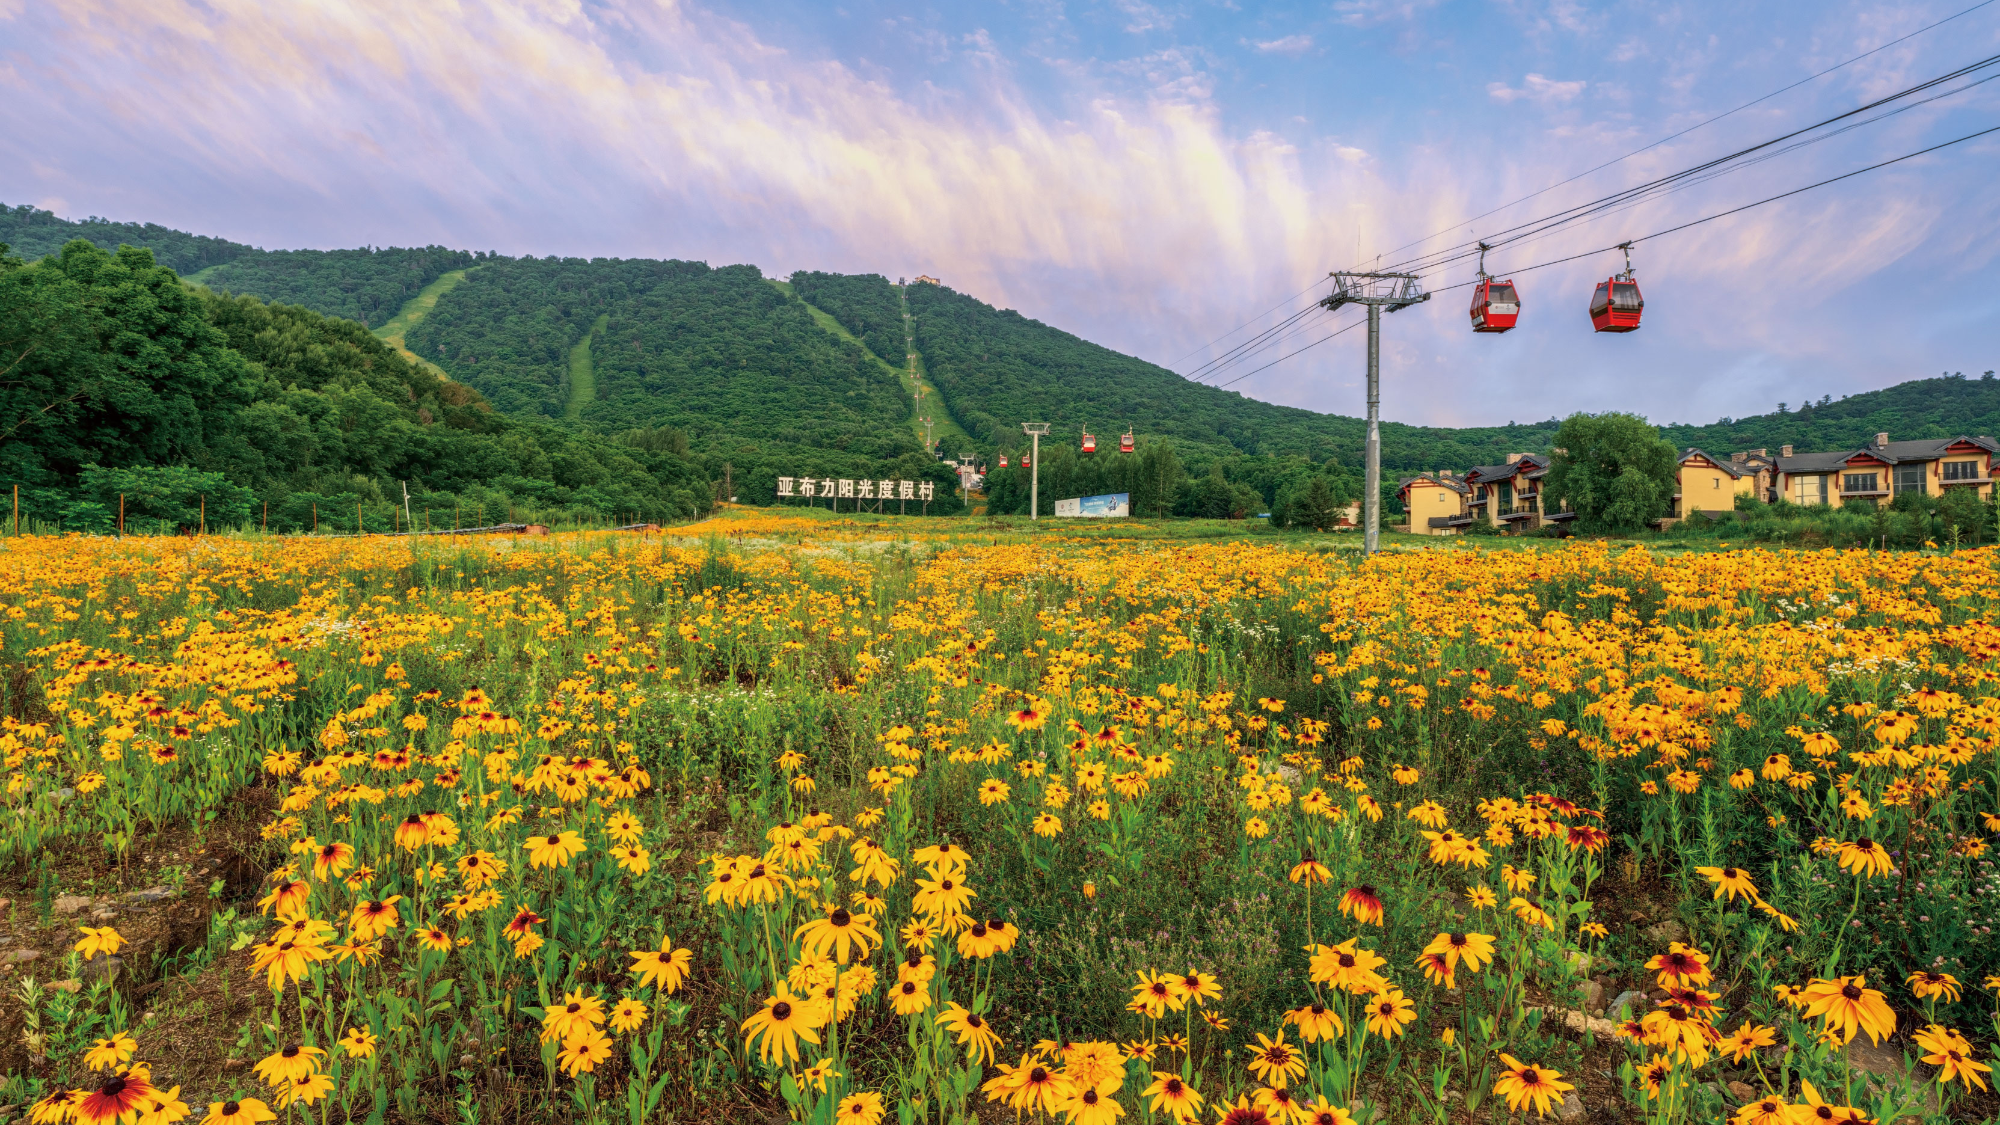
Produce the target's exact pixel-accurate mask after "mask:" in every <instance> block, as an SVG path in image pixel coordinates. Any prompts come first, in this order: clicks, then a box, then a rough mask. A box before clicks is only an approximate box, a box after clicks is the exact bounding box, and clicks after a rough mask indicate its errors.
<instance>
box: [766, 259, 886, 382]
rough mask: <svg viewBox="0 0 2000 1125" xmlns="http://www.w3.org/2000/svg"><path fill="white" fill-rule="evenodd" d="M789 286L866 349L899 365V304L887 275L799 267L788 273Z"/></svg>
mask: <svg viewBox="0 0 2000 1125" xmlns="http://www.w3.org/2000/svg"><path fill="white" fill-rule="evenodd" d="M792 288H793V289H794V290H796V291H797V292H798V295H799V298H800V299H801V300H803V301H805V302H806V303H807V304H809V305H811V306H813V307H814V308H816V309H818V310H820V311H821V312H823V313H826V314H827V315H828V316H831V317H832V318H833V319H835V320H837V321H839V322H840V326H841V327H842V328H845V329H847V330H848V331H849V332H852V333H854V335H855V336H857V337H859V338H860V340H861V342H862V343H864V344H866V345H868V350H869V351H872V352H874V353H875V354H876V355H878V356H881V357H882V359H883V360H884V361H886V362H888V363H890V364H893V365H895V366H897V367H901V366H902V365H903V304H902V302H901V301H900V300H898V299H897V297H896V289H895V287H894V286H892V285H890V284H889V279H888V278H886V277H883V276H882V275H881V274H879V273H864V274H842V273H819V272H816V271H812V270H800V271H798V272H797V273H794V274H793V275H792Z"/></svg>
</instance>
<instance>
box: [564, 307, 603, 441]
mask: <svg viewBox="0 0 2000 1125" xmlns="http://www.w3.org/2000/svg"><path fill="white" fill-rule="evenodd" d="M610 323H611V317H610V316H609V315H608V314H607V315H605V316H600V317H598V318H597V323H595V324H593V325H591V326H590V331H588V332H586V333H584V335H583V339H582V340H579V341H577V345H576V346H575V347H573V348H571V349H570V350H569V405H568V406H566V407H564V408H563V417H564V418H566V419H568V420H569V421H571V422H579V421H582V420H583V408H584V407H586V406H589V405H590V404H591V403H593V402H596V401H597V374H596V372H595V371H593V370H592V369H591V366H590V342H591V341H592V340H595V339H596V338H597V334H598V333H599V332H602V331H604V326H605V325H607V324H610Z"/></svg>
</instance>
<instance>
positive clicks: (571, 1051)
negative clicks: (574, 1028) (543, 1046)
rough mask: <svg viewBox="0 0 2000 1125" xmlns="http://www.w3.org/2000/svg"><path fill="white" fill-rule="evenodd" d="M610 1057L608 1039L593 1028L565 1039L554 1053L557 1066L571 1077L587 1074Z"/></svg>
mask: <svg viewBox="0 0 2000 1125" xmlns="http://www.w3.org/2000/svg"><path fill="white" fill-rule="evenodd" d="M610 1057H611V1039H610V1037H609V1036H607V1035H605V1034H604V1033H603V1032H601V1031H598V1030H597V1029H595V1028H592V1029H590V1030H588V1031H584V1032H579V1033H578V1034H576V1035H572V1036H568V1037H566V1038H565V1039H564V1040H563V1044H562V1049H561V1050H560V1051H557V1052H556V1062H557V1064H558V1065H559V1066H561V1068H562V1071H563V1073H564V1074H567V1075H570V1076H571V1077H574V1076H576V1075H578V1074H589V1073H590V1072H591V1071H593V1070H596V1069H597V1067H598V1064H599V1063H602V1062H603V1061H604V1060H606V1059H608V1058H610Z"/></svg>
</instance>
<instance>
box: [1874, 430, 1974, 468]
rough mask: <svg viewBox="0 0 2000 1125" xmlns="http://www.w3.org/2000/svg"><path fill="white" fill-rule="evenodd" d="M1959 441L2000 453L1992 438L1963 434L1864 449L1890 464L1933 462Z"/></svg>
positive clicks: (1898, 442)
mask: <svg viewBox="0 0 2000 1125" xmlns="http://www.w3.org/2000/svg"><path fill="white" fill-rule="evenodd" d="M1961 441H1963V442H1970V443H1971V444H1973V445H1976V446H1978V447H1979V448H1981V449H1984V450H1985V451H1986V452H1988V453H2000V445H1995V444H1994V442H1993V439H1992V438H1988V437H1967V436H1965V435H1964V434H1960V435H1959V436H1957V437H1948V438H1918V439H1917V440H1915V441H1892V442H1890V443H1889V444H1887V445H1884V446H1880V447H1877V446H1875V445H1869V446H1867V447H1866V448H1867V452H1869V453H1873V454H1874V455H1876V456H1877V457H1883V459H1884V460H1886V461H1888V462H1890V463H1891V464H1894V463H1896V462H1899V461H1935V460H1937V459H1938V458H1940V457H1943V456H1944V451H1945V450H1947V449H1950V448H1951V447H1952V446H1954V445H1956V444H1958V443H1959V442H1961ZM1885 454H1886V455H1887V456H1886V457H1885V456H1884V455H1885Z"/></svg>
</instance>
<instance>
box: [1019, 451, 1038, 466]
mask: <svg viewBox="0 0 2000 1125" xmlns="http://www.w3.org/2000/svg"><path fill="white" fill-rule="evenodd" d="M1034 461H1035V459H1034V458H1033V457H1030V456H1028V455H1027V454H1025V453H1023V454H1021V467H1022V468H1024V469H1026V468H1030V467H1032V466H1033V464H1034Z"/></svg>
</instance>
